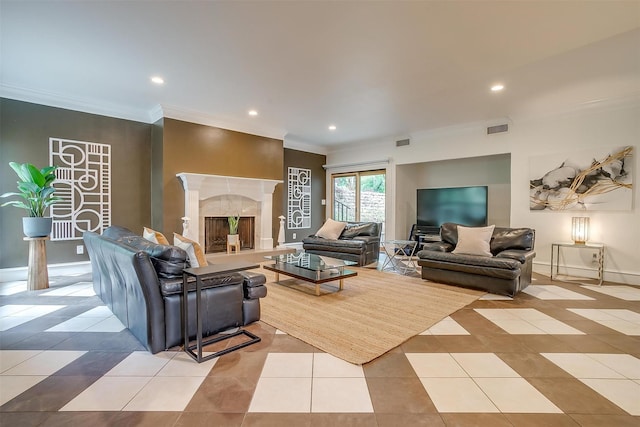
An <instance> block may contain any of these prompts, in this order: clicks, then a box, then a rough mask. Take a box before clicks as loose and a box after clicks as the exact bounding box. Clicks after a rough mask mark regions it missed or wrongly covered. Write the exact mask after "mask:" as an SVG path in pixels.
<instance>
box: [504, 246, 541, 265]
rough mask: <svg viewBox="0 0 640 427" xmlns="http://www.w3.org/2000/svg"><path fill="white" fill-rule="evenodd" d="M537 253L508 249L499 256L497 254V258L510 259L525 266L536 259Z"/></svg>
mask: <svg viewBox="0 0 640 427" xmlns="http://www.w3.org/2000/svg"><path fill="white" fill-rule="evenodd" d="M535 256H536V253H535V251H525V250H522V249H506V250H504V251H502V252H500V253H498V254H496V258H509V259H514V260H516V261H518V262H520V264H525V263H526V262H527V261H529V260H532V259H533V258H535Z"/></svg>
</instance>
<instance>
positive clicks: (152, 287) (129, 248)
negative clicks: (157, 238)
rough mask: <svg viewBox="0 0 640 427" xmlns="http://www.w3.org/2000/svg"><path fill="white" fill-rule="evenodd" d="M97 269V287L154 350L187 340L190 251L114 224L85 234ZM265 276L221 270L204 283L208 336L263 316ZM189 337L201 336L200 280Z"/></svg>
mask: <svg viewBox="0 0 640 427" xmlns="http://www.w3.org/2000/svg"><path fill="white" fill-rule="evenodd" d="M83 239H84V242H85V245H86V247H87V252H88V254H89V258H90V260H91V267H92V270H93V288H94V290H95V292H96V295H98V296H99V297H100V298H101V299H102V301H103V302H104V303H105V304H106V305H107V306H108V307H109V309H110V310H111V311H112V312H113V314H114V315H116V317H117V318H118V319H120V321H121V322H122V323H123V324H124V325H125V326H126V327H127V328H128V329H129V330H130V331H131V333H132V334H133V335H134V336H135V337H136V338H137V339H138V340H139V341H140V342H141V343H142V344H143V345H144V346H145V347H146V348H147V349H148V350H149V351H150V352H151V353H157V352H159V351H163V350H166V349H168V348H170V347H173V346H176V345H181V344H183V343H184V338H183V327H182V314H181V313H182V294H183V292H182V270H183V269H184V268H187V267H189V262H188V255H187V253H186V252H185V251H184V250H182V249H180V248H178V247H176V246H170V245H158V244H156V243H153V242H150V241H148V240H146V239H144V238H143V237H141V236H138V235H136V234H135V233H133V232H131V231H130V230H128V229H126V228H123V227H118V226H112V227H109V228H107V229H106V230H105V231H104V233H103V234H102V235H99V234H96V233H92V232H85V233H84V236H83ZM264 283H265V276H264V275H263V274H256V273H251V272H240V273H230V274H221V275H219V276H214V277H212V278H211V279H208V280H205V281H204V283H203V288H202V289H203V291H202V294H201V298H202V300H201V307H202V313H204V317H203V322H202V326H203V335H204V336H207V335H212V334H215V333H217V332H220V331H223V330H226V329H229V328H232V327H237V326H242V325H247V324H249V323H251V322H254V321H256V320H259V319H260V300H259V298H262V297H264V296H266V294H267V288H266V287H265V286H264ZM191 286H193V289H190V293H189V301H188V303H189V335H190V338H193V337H195V335H196V315H195V313H196V310H195V281H193V282H190V286H189V287H190V288H191Z"/></svg>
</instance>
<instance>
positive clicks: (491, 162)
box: [396, 154, 511, 234]
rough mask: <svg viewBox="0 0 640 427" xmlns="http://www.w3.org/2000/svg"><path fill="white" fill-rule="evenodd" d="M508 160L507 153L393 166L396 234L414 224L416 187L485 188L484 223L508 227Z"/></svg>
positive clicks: (509, 167) (509, 200)
mask: <svg viewBox="0 0 640 427" xmlns="http://www.w3.org/2000/svg"><path fill="white" fill-rule="evenodd" d="M510 170H511V160H510V156H509V154H498V155H491V156H482V157H473V158H466V159H452V160H438V161H435V162H424V163H413V164H410V165H398V166H397V167H396V206H397V207H398V212H397V215H396V231H397V232H398V233H400V234H401V233H402V231H403V230H406V232H405V234H408V232H409V230H410V229H411V226H412V225H413V224H415V222H416V211H417V208H416V190H417V189H419V188H443V187H465V186H473V185H486V186H487V187H488V206H487V214H488V216H487V221H488V223H489V224H495V225H497V226H499V227H508V226H509V225H510V218H509V216H510V213H511V211H510V210H511V172H510Z"/></svg>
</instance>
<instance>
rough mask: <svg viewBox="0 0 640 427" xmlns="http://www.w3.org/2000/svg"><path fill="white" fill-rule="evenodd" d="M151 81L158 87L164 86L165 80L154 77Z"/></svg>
mask: <svg viewBox="0 0 640 427" xmlns="http://www.w3.org/2000/svg"><path fill="white" fill-rule="evenodd" d="M151 81H152V82H153V83H155V84H157V85H163V84H164V79H163V78H162V77H159V76H153V77H151Z"/></svg>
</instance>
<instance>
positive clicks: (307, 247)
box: [302, 222, 382, 266]
mask: <svg viewBox="0 0 640 427" xmlns="http://www.w3.org/2000/svg"><path fill="white" fill-rule="evenodd" d="M381 231H382V226H381V224H378V223H377V222H347V225H346V227H345V228H344V230H343V231H342V234H341V235H340V237H339V238H338V239H337V240H332V239H325V238H322V237H318V236H316V235H312V236H309V237H305V238H304V239H302V247H303V249H304V251H305V252H308V253H311V254H317V255H324V256H328V257H331V258H338V259H344V260H347V261H354V262H357V263H358V265H360V266H362V265H367V264H371V263H374V262H377V261H378V256H379V255H380V234H381Z"/></svg>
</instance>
